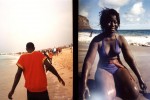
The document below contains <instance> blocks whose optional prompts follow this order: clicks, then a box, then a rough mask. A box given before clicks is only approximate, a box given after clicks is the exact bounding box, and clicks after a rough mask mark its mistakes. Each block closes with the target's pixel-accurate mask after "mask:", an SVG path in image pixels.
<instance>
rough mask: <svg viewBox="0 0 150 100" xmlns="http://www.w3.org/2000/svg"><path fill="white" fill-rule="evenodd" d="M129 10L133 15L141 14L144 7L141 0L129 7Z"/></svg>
mask: <svg viewBox="0 0 150 100" xmlns="http://www.w3.org/2000/svg"><path fill="white" fill-rule="evenodd" d="M130 12H131V14H133V15H140V14H143V13H144V12H145V9H144V8H143V4H142V2H138V3H136V4H134V5H133V7H132V8H131V11H130Z"/></svg>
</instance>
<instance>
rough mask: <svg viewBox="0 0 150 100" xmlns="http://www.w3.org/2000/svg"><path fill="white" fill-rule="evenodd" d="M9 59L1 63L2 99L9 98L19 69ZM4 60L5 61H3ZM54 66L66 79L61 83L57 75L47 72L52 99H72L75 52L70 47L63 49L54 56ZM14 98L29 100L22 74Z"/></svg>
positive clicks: (15, 99) (0, 95) (0, 88)
mask: <svg viewBox="0 0 150 100" xmlns="http://www.w3.org/2000/svg"><path fill="white" fill-rule="evenodd" d="M17 59H18V57H17ZM17 59H14V60H13V62H10V61H9V60H7V61H5V63H4V64H1V66H2V67H1V69H0V75H1V78H0V100H8V98H7V95H8V92H9V91H10V89H11V87H12V84H13V81H14V76H15V73H16V71H17V66H16V65H15V63H16V62H17ZM3 62H4V61H3ZM52 63H53V66H54V67H55V69H56V70H57V71H58V73H59V75H60V76H61V77H62V78H63V80H64V81H65V86H63V85H62V84H61V83H59V81H58V79H57V77H56V76H54V75H53V74H52V73H51V72H47V73H46V74H47V81H48V87H47V88H48V93H49V97H50V99H51V100H72V97H73V70H72V69H73V53H72V52H71V49H70V48H65V49H62V53H60V54H58V56H53V62H52ZM13 98H14V100H27V97H26V88H24V77H23V75H22V76H21V79H20V82H19V83H18V86H17V87H16V90H15V93H14V95H13Z"/></svg>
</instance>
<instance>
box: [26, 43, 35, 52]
mask: <svg viewBox="0 0 150 100" xmlns="http://www.w3.org/2000/svg"><path fill="white" fill-rule="evenodd" d="M26 48H27V49H31V50H34V49H35V47H34V44H33V43H32V42H28V43H27V44H26Z"/></svg>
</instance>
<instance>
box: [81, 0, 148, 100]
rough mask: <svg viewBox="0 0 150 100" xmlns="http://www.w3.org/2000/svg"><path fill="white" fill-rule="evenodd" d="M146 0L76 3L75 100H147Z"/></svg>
mask: <svg viewBox="0 0 150 100" xmlns="http://www.w3.org/2000/svg"><path fill="white" fill-rule="evenodd" d="M147 3H148V0H145V1H138V0H130V1H129V0H122V1H120V0H115V1H110V0H96V1H95V0H94V1H90V0H88V1H87V0H79V13H78V79H79V81H78V98H79V100H149V99H150V90H149V89H150V80H149V77H150V73H149V71H150V64H149V61H150V20H149V17H150V16H149V12H150V11H149V7H148V5H147Z"/></svg>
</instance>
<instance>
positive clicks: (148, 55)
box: [78, 43, 150, 100]
mask: <svg viewBox="0 0 150 100" xmlns="http://www.w3.org/2000/svg"><path fill="white" fill-rule="evenodd" d="M88 47H89V43H79V44H78V76H79V77H80V76H81V71H82V65H83V61H84V58H85V55H86V53H87V49H88ZM130 50H131V52H132V55H133V56H134V59H135V61H136V63H137V65H138V69H139V71H140V73H141V75H142V77H143V80H144V81H145V82H146V85H147V94H146V95H145V96H143V94H140V97H139V100H150V78H149V77H150V64H149V62H150V47H143V46H132V45H130ZM120 57H121V60H122V62H123V64H124V65H125V66H126V67H127V68H128V69H129V70H130V72H131V74H132V75H133V76H134V77H135V75H134V74H133V72H132V71H131V69H130V68H129V67H128V65H127V64H126V62H125V61H124V58H123V56H122V53H121V55H120ZM98 59H99V57H98V54H97V56H96V58H95V62H94V64H93V66H92V69H91V71H90V76H89V79H94V75H95V71H96V66H97V63H98ZM135 79H136V80H137V78H136V77H135ZM137 83H138V82H137ZM115 100H121V99H120V98H119V97H116V99H115Z"/></svg>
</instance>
